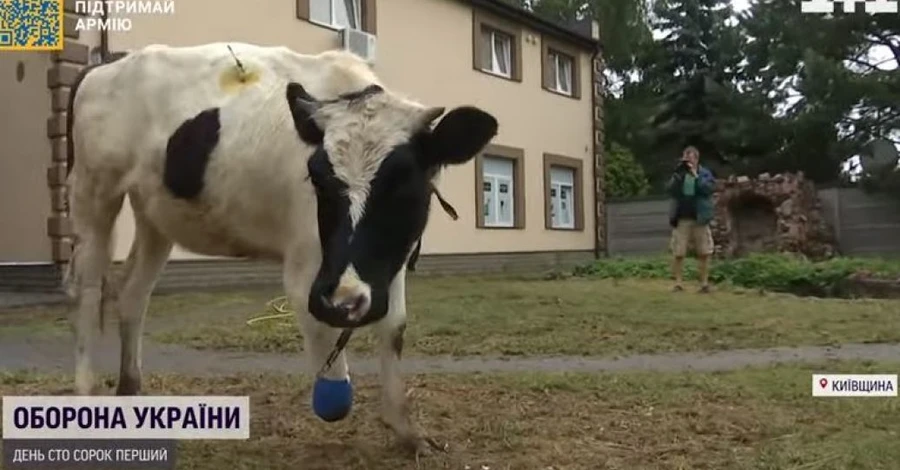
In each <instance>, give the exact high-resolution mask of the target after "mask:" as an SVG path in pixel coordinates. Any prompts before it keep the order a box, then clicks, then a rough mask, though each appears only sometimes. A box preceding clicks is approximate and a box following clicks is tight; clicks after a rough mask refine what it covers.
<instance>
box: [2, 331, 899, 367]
mask: <svg viewBox="0 0 900 470" xmlns="http://www.w3.org/2000/svg"><path fill="white" fill-rule="evenodd" d="M118 349H119V348H118V346H117V344H115V343H114V338H113V336H112V335H107V336H106V337H104V340H103V341H102V343H101V345H100V350H101V351H102V353H101V354H100V359H99V364H98V367H99V368H101V369H102V370H104V371H108V372H113V371H115V370H117V368H118V356H119V354H118ZM72 350H73V348H72V342H71V338H69V337H58V336H57V337H52V338H48V337H39V336H38V337H33V338H21V339H20V338H13V337H4V338H0V370H21V369H33V370H42V371H47V372H51V371H70V370H71V367H72ZM830 359H844V360H846V359H862V360H876V361H900V344H847V345H842V346H836V347H796V348H772V349H743V350H740V349H739V350H730V351H720V352H711V353H676V354H655V355H635V356H627V357H621V358H592V357H577V356H576V357H570V356H560V357H533V356H531V357H466V358H454V357H407V358H405V359H404V366H403V368H404V369H405V370H406V371H407V372H408V373H425V372H438V373H441V372H444V373H465V372H512V371H547V372H553V371H572V372H601V371H632V370H647V371H679V370H697V371H719V370H731V369H738V368H742V367H746V366H764V365H769V364H776V363H784V362H820V361H824V360H830ZM350 360H351V365H350V367H351V370H352V371H353V373H354V374H373V373H376V372H377V371H378V362H377V358H373V357H352V356H351V358H350ZM302 366H303V364H302V356H301V355H300V354H299V353H298V354H294V355H291V354H262V353H240V352H222V351H200V350H195V349H190V348H185V347H182V346H177V345H168V344H157V343H153V342H150V341H145V343H144V369H145V371H147V372H173V373H181V374H188V375H218V374H233V373H236V372H273V373H279V372H280V373H298V372H301V371H302V370H303V367H302Z"/></svg>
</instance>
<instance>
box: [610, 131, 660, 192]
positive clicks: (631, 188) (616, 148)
mask: <svg viewBox="0 0 900 470" xmlns="http://www.w3.org/2000/svg"><path fill="white" fill-rule="evenodd" d="M605 164H606V196H607V197H614V198H622V197H630V196H642V195H644V194H647V192H648V191H649V190H650V184H649V183H648V182H647V177H646V175H645V174H644V169H643V168H641V165H640V164H639V163H638V162H637V161H636V160H635V159H634V155H632V154H631V152H630V151H629V150H628V149H627V148H625V147H623V146H621V145H619V144H616V143H612V144H610V146H609V148H608V149H607V152H606V160H605Z"/></svg>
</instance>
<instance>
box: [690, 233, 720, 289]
mask: <svg viewBox="0 0 900 470" xmlns="http://www.w3.org/2000/svg"><path fill="white" fill-rule="evenodd" d="M694 243H695V245H696V247H697V265H698V267H697V268H698V271H699V274H700V292H702V293H706V292H709V258H710V256H712V254H713V252H714V251H715V242H713V239H712V230H710V228H709V225H697V226H696V227H694Z"/></svg>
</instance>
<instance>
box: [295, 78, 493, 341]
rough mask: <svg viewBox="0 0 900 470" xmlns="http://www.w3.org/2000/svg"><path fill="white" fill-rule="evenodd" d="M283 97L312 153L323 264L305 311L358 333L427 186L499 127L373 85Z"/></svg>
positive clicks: (407, 240)
mask: <svg viewBox="0 0 900 470" xmlns="http://www.w3.org/2000/svg"><path fill="white" fill-rule="evenodd" d="M287 100H288V106H289V107H290V110H291V114H292V117H293V120H294V126H295V128H296V130H297V134H298V135H299V137H300V139H301V140H303V141H304V142H306V143H307V144H309V145H311V146H313V147H315V151H314V153H313V155H312V157H311V158H310V159H309V162H308V169H309V178H308V179H309V181H310V182H311V183H312V185H313V186H314V188H315V192H316V199H317V205H318V227H319V239H320V242H321V245H322V255H323V257H322V264H321V266H320V268H319V271H318V273H317V275H316V278H315V280H314V281H313V284H312V289H311V290H310V294H309V304H308V308H309V311H310V313H311V314H312V315H313V316H314V317H316V318H317V319H318V320H319V321H322V322H324V323H326V324H328V325H331V326H333V327H338V328H347V327H359V326H364V325H366V324H369V323H372V322H374V321H377V320H379V319H381V318H383V317H384V316H385V315H386V314H387V311H388V302H389V290H390V284H391V282H392V281H393V280H394V277H395V276H396V275H397V274H398V273H399V271H400V269H401V268H402V267H403V265H404V263H405V262H406V260H407V258H408V256H409V255H410V253H411V251H412V249H413V245H414V244H415V242H416V241H417V240H418V239H419V237H421V235H422V232H423V231H424V229H425V225H426V222H427V220H428V213H429V209H430V206H431V195H432V179H433V178H434V176H435V175H436V174H437V172H438V170H439V169H440V168H441V167H443V166H445V165H459V164H462V163H465V162H467V161H469V160H470V159H472V158H473V157H474V156H475V155H477V154H478V153H479V152H480V151H481V150H482V149H483V148H484V146H485V145H487V144H488V143H489V142H490V140H491V139H492V138H493V137H494V136H495V135H496V134H497V126H498V125H497V120H496V119H495V118H494V117H493V116H491V115H490V114H488V113H486V112H484V111H482V110H480V109H477V108H474V107H471V106H464V107H459V108H455V109H453V110H451V111H449V112H447V113H446V114H444V111H445V110H444V108H425V107H422V106H421V105H418V104H416V103H412V102H410V101H407V100H404V99H402V98H400V97H397V96H395V95H393V94H391V93H389V92H387V91H385V90H384V89H382V88H381V87H380V86H378V85H371V86H369V87H367V88H364V89H362V90H360V91H358V92H354V93H351V94H348V95H344V96H341V97H339V98H337V99H333V100H328V101H320V100H317V99H316V98H314V97H312V96H310V94H309V93H307V92H306V90H305V89H304V88H303V87H302V86H301V85H299V84H297V83H290V84H289V85H288V87H287ZM441 116H443V117H442V118H441ZM439 118H440V119H439ZM435 122H436V124H435Z"/></svg>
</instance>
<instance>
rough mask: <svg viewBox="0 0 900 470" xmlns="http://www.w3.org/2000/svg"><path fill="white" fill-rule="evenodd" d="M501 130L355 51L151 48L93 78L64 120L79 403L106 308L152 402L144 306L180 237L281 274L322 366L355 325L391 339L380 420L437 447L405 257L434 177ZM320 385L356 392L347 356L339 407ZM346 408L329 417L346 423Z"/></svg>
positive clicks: (89, 386) (91, 73) (336, 380)
mask: <svg viewBox="0 0 900 470" xmlns="http://www.w3.org/2000/svg"><path fill="white" fill-rule="evenodd" d="M441 116H443V118H441ZM438 118H441V119H440V120H439V121H438ZM436 121H437V123H436V124H435V122H436ZM497 126H498V125H497V121H496V120H495V119H494V117H492V116H491V115H490V114H488V113H486V112H484V111H482V110H479V109H477V108H474V107H469V106H465V107H459V108H455V109H453V110H451V111H449V112H447V113H446V114H445V113H444V108H429V107H425V106H423V105H421V104H419V103H417V102H415V101H412V100H410V99H407V98H404V97H402V96H400V95H398V94H396V93H394V92H392V91H390V90H388V89H386V88H385V87H384V85H383V84H382V83H381V82H380V81H379V79H378V78H377V77H376V75H375V74H374V73H373V71H372V70H371V68H370V67H369V66H368V65H367V64H366V63H365V62H363V61H362V60H361V59H359V58H357V57H356V56H354V55H352V54H350V53H346V52H341V51H329V52H324V53H322V54H319V55H303V54H298V53H295V52H293V51H291V50H289V49H287V48H283V47H260V46H255V45H250V44H240V43H232V44H230V45H228V44H224V43H214V44H207V45H200V46H194V47H182V48H174V47H167V46H160V45H153V46H148V47H145V48H143V49H140V50H137V51H134V52H131V53H128V54H125V55H123V56H120V57H118V58H117V59H116V60H114V61H113V62H111V63H107V64H102V65H99V66H96V67H93V68H91V69H89V70H86V71H85V72H83V74H82V75H81V76H80V77H79V79H78V81H77V82H76V84H75V85H74V86H73V88H72V92H71V98H70V103H69V113H68V145H69V148H68V151H69V152H68V153H69V154H68V160H69V161H68V166H69V169H70V171H71V174H70V176H69V179H70V191H71V192H70V202H71V208H70V209H71V217H72V221H73V226H74V235H75V242H76V243H75V250H74V252H73V256H72V261H71V263H70V264H69V267H68V271H67V276H66V278H67V279H66V283H67V285H68V286H69V289H68V290H69V292H70V295H72V296H73V298H74V299H75V304H76V306H75V308H74V310H73V318H72V321H73V325H74V331H75V340H76V346H75V386H76V392H77V393H78V394H90V393H92V391H93V386H94V373H93V361H94V357H93V356H94V352H93V346H94V341H95V336H96V334H97V333H99V332H100V330H99V328H101V327H102V324H103V312H104V311H105V310H110V309H111V310H113V311H115V312H117V314H118V317H119V320H120V331H119V334H120V339H121V358H120V372H119V382H118V388H117V393H118V394H120V395H132V394H137V393H139V392H140V389H141V336H142V330H143V321H144V313H145V311H146V308H147V303H148V301H149V298H150V294H151V292H152V291H153V288H154V285H155V283H156V281H157V278H158V277H159V274H160V272H161V271H162V269H163V267H164V265H165V264H166V261H167V259H168V257H169V254H170V252H171V249H172V246H173V244H174V243H177V244H179V245H181V246H183V247H184V248H186V249H188V250H190V251H193V252H195V253H201V254H206V255H214V256H215V255H217V256H226V257H244V258H254V259H271V260H276V261H278V262H280V263H282V265H283V280H284V288H285V290H286V294H287V296H288V298H289V299H290V301H291V303H292V305H293V306H294V307H295V309H296V310H297V312H298V319H299V324H300V327H301V329H302V332H303V338H304V351H305V354H306V357H307V359H308V366H309V367H310V371H312V372H317V371H319V369H320V368H322V367H323V365H325V363H326V358H327V357H328V356H329V354H330V353H331V352H332V350H333V349H334V345H335V342H336V339H337V337H338V335H339V334H340V331H341V329H354V328H360V327H363V326H367V325H371V326H372V327H373V328H374V329H375V330H376V332H377V334H378V335H379V337H380V342H381V346H380V351H379V355H380V360H381V377H382V378H381V380H382V382H381V384H382V387H383V419H384V420H385V422H386V423H387V424H388V425H389V426H390V427H391V428H392V429H393V430H394V431H395V432H396V433H397V436H398V437H399V438H400V439H401V441H402V442H404V443H408V444H410V445H412V446H413V447H414V448H416V449H417V450H422V449H423V448H424V446H425V443H426V442H427V439H425V437H424V435H423V434H422V433H421V432H420V431H419V430H418V428H417V426H416V425H415V423H414V422H413V421H412V420H411V418H410V417H409V412H408V411H407V406H406V398H405V393H404V385H403V381H402V379H401V376H400V372H399V369H398V367H399V360H400V355H401V350H402V345H403V332H404V328H405V324H406V300H405V290H406V281H405V273H406V265H405V262H406V261H408V260H409V257H410V255H411V253H412V251H413V249H414V245H415V244H416V242H417V240H419V239H420V237H421V235H422V232H423V231H424V229H425V226H426V222H427V219H428V213H429V208H430V201H431V195H432V194H433V192H434V188H433V186H432V180H433V178H434V177H435V176H436V174H437V172H438V171H439V170H440V169H441V168H442V167H444V166H446V165H458V164H462V163H465V162H467V161H469V160H470V159H471V158H472V157H474V156H475V155H476V154H477V153H479V152H480V151H481V150H482V149H483V148H484V146H485V145H487V144H488V143H489V142H490V140H491V139H492V138H493V137H494V136H495V135H496V133H497ZM126 194H127V195H128V197H129V200H130V203H131V206H132V208H133V212H134V218H135V237H134V242H133V244H132V246H131V251H130V253H129V254H128V258H127V260H126V262H125V266H124V270H123V275H122V277H121V278H120V279H118V280H116V281H115V282H112V281H108V280H107V278H108V276H107V270H108V268H109V266H110V263H111V247H112V246H113V242H112V232H113V226H114V223H115V221H116V218H117V215H118V214H119V211H120V209H121V207H122V204H123V200H124V196H125V195H126ZM322 384H324V385H329V384H332V385H334V384H339V385H340V384H343V385H342V387H343V388H341V387H340V386H339V387H337V388H335V387H331V388H329V387H327V386H323V387H322V390H323V393H328V392H329V391H331V392H332V393H337V394H341V393H343V394H348V393H349V394H350V396H351V397H352V389H351V388H350V387H349V370H348V365H347V361H346V358H345V356H344V353H343V352H341V354H340V355H339V356H338V357H337V359H336V360H335V361H334V362H333V363H331V364H330V365H329V367H327V368H325V369H324V370H323V371H322V375H321V377H320V379H319V380H318V381H317V383H316V387H315V388H314V392H313V395H314V397H313V402H314V404H315V402H316V400H317V399H320V401H321V400H325V401H328V399H329V397H327V396H326V397H316V396H315V394H316V393H318V392H319V386H320V385H322ZM345 405H346V406H344V407H343V409H338V411H337V414H334V413H332V416H331V417H329V418H327V419H340V418H342V417H343V416H344V415H346V413H347V412H348V411H349V403H345ZM338 408H341V407H340V406H339V407H338ZM320 415H321V413H320Z"/></svg>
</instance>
